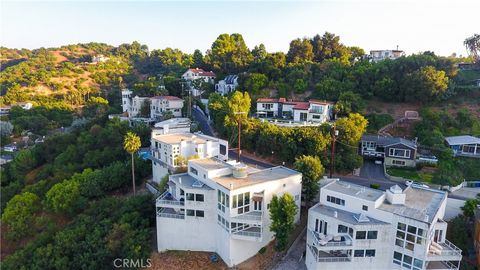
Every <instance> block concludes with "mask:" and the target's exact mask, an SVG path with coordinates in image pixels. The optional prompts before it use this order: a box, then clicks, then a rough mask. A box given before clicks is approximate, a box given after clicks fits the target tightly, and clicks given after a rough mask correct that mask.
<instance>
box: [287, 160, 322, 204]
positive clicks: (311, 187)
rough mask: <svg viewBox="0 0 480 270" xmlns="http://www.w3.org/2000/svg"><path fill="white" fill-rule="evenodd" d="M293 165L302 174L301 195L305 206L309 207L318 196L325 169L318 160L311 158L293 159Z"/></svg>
mask: <svg viewBox="0 0 480 270" xmlns="http://www.w3.org/2000/svg"><path fill="white" fill-rule="evenodd" d="M293 165H294V167H295V170H297V171H299V172H301V173H302V193H303V196H304V198H305V202H306V204H307V206H309V205H311V203H312V202H313V200H314V199H315V197H316V196H317V195H318V190H319V187H320V186H319V182H320V179H321V178H322V176H323V174H324V172H325V169H324V168H323V166H322V163H321V162H320V159H319V158H318V157H313V156H305V155H303V156H300V157H298V158H296V159H295V163H294V164H293Z"/></svg>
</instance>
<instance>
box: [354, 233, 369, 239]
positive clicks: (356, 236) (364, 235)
mask: <svg viewBox="0 0 480 270" xmlns="http://www.w3.org/2000/svg"><path fill="white" fill-rule="evenodd" d="M366 237H367V232H366V231H358V232H357V234H356V235H355V239H365V238H366Z"/></svg>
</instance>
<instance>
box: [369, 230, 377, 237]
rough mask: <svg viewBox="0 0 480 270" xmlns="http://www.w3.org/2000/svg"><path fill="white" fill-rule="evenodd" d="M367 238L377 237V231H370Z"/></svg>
mask: <svg viewBox="0 0 480 270" xmlns="http://www.w3.org/2000/svg"><path fill="white" fill-rule="evenodd" d="M367 239H377V231H369V232H368V235H367Z"/></svg>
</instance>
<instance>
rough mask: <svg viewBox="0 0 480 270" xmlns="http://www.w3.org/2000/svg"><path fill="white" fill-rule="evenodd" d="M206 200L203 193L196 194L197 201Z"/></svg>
mask: <svg viewBox="0 0 480 270" xmlns="http://www.w3.org/2000/svg"><path fill="white" fill-rule="evenodd" d="M204 200H205V196H204V195H203V194H195V201H197V202H203V201H204Z"/></svg>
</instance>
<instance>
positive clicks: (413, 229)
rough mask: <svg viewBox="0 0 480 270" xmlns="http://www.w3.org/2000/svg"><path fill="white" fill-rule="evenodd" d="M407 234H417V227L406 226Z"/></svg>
mask: <svg viewBox="0 0 480 270" xmlns="http://www.w3.org/2000/svg"><path fill="white" fill-rule="evenodd" d="M408 232H409V233H413V234H416V233H417V227H414V226H410V225H408Z"/></svg>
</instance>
